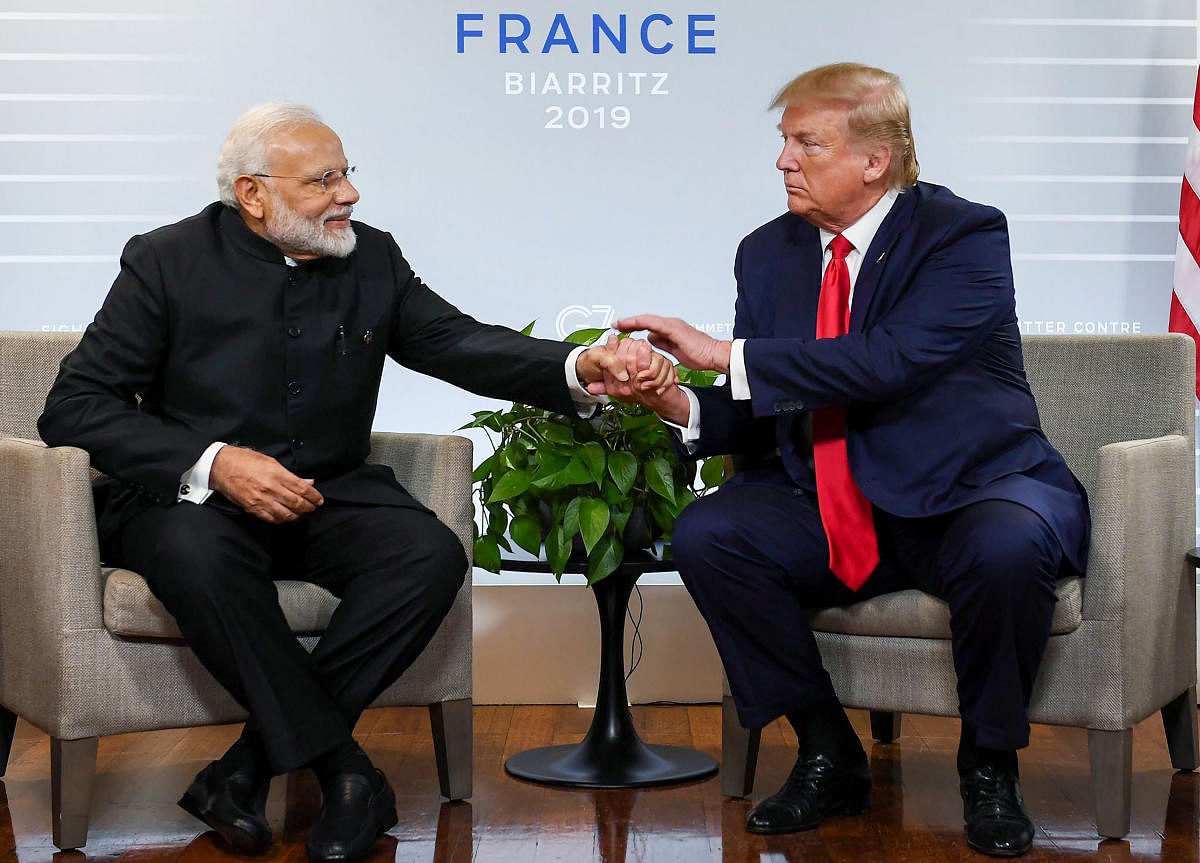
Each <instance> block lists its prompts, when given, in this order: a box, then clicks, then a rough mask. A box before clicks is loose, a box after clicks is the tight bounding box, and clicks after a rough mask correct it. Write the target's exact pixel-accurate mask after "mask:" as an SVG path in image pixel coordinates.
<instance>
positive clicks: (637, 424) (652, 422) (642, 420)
mask: <svg viewBox="0 0 1200 863" xmlns="http://www.w3.org/2000/svg"><path fill="white" fill-rule="evenodd" d="M656 425H659V419H658V415H657V414H653V413H649V412H647V413H636V414H622V415H621V428H623V429H624V430H625V431H637V430H638V429H644V428H650V427H651V426H656Z"/></svg>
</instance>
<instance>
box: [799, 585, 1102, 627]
mask: <svg viewBox="0 0 1200 863" xmlns="http://www.w3.org/2000/svg"><path fill="white" fill-rule="evenodd" d="M1055 593H1056V594H1057V595H1058V604H1057V605H1056V606H1055V607H1054V619H1053V620H1052V621H1051V622H1050V634H1051V635H1063V634H1064V633H1067V632H1073V631H1074V630H1075V629H1077V628H1078V627H1079V624H1080V621H1081V620H1082V615H1083V584H1082V579H1080V578H1064V579H1062V580H1060V581H1059V582H1058V584H1057V586H1056V589H1055ZM808 619H809V623H810V624H811V625H812V628H813V629H814V630H817V631H819V632H840V633H845V634H846V635H884V636H888V635H890V636H893V637H908V638H945V639H948V638H949V637H950V608H949V606H947V605H946V603H945V602H943V601H942V600H940V599H938V598H937V597H935V596H930V595H929V594H928V593H923V592H922V591H919V590H901V591H897V592H896V593H885V594H883V595H882V596H876V597H875V598H873V599H868V600H866V601H864V602H856V603H855V604H854V605H845V606H839V607H837V608H822V609H814V610H813V611H811V612H809V616H808Z"/></svg>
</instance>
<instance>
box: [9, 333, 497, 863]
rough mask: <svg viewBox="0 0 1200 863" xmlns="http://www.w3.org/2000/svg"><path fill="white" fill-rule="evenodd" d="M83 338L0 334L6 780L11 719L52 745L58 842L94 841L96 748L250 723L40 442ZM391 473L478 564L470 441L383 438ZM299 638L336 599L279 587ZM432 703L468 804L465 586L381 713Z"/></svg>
mask: <svg viewBox="0 0 1200 863" xmlns="http://www.w3.org/2000/svg"><path fill="white" fill-rule="evenodd" d="M77 341H78V335H72V334H50V333H28V332H0V490H2V491H0V706H2V708H0V767H2V766H4V765H5V764H6V763H7V761H8V753H9V747H10V746H11V743H12V737H13V729H14V726H15V724H16V719H17V716H20V717H23V718H24V719H25V720H27V721H28V722H30V723H32V724H33V725H35V726H37V727H38V728H41V729H42V730H43V731H45V732H46V733H48V734H49V735H50V738H51V750H50V752H51V761H50V771H51V794H52V797H53V800H52V811H53V840H54V844H55V845H57V846H58V847H59V848H78V847H80V846H82V845H83V844H84V843H85V842H86V840H87V830H88V813H89V808H90V803H91V784H92V777H93V774H94V772H95V765H96V747H97V743H98V738H100V737H103V736H105V735H108V734H123V733H126V732H130V731H147V730H151V729H158V728H178V727H188V726H195V725H209V724H215V723H223V722H234V721H237V720H240V719H243V718H244V717H245V713H244V711H243V710H242V709H241V708H240V707H239V706H238V705H237V704H236V703H235V702H234V701H233V699H232V698H230V697H229V695H228V694H227V693H226V692H225V691H224V689H223V688H222V687H221V686H220V685H219V684H218V683H217V682H216V681H215V680H214V679H213V678H212V677H211V676H210V675H209V674H208V672H207V671H205V670H204V668H203V667H202V666H201V665H200V663H199V662H198V661H197V659H196V657H195V655H194V654H193V653H192V651H191V650H190V649H189V648H188V647H187V645H186V644H185V643H184V642H183V640H182V638H181V636H180V633H179V630H178V628H177V627H176V625H175V621H174V619H173V618H172V617H171V616H170V614H168V613H167V611H166V610H165V609H164V608H163V607H162V605H161V604H160V603H159V602H158V600H156V599H155V598H154V596H153V595H152V594H151V593H150V591H149V588H147V586H146V583H145V581H143V580H142V578H141V577H140V576H139V575H137V574H136V573H133V572H129V571H126V570H120V569H112V568H103V567H101V565H100V559H99V556H98V552H97V547H96V519H95V513H94V510H93V506H92V498H91V478H92V474H91V472H90V470H89V465H88V456H87V453H85V452H84V451H82V450H80V449H75V448H73V447H58V448H53V449H51V448H47V447H46V446H45V445H43V444H42V443H41V442H40V441H38V440H37V429H36V421H37V417H38V415H39V414H40V413H41V410H42V405H43V402H44V400H45V396H46V392H47V391H48V390H49V388H50V385H51V383H52V382H53V380H54V376H55V374H56V372H57V369H58V363H59V361H60V360H61V359H62V357H63V356H64V355H65V354H66V353H67V352H68V351H70V350H71V348H73V347H74V345H75V343H76V342H77ZM371 442H372V452H371V456H370V460H371V461H375V462H379V463H383V464H387V465H390V466H391V467H392V469H393V470H395V472H396V476H397V478H398V479H399V480H400V482H401V483H403V484H404V486H405V487H406V488H407V489H408V490H409V491H410V492H412V494H413V495H414V496H415V497H417V499H418V500H420V501H422V502H423V503H424V504H425V505H426V506H428V507H430V509H432V510H433V511H434V512H436V513H437V515H438V517H439V518H441V519H442V521H444V522H445V523H446V524H448V525H449V526H450V527H451V528H452V529H453V530H454V531H455V532H456V533H457V534H458V536H459V538H460V539H461V540H462V543H463V547H464V548H465V549H466V550H467V554H468V558H469V556H470V552H471V545H472V543H471V531H472V527H471V526H472V515H473V511H472V500H471V470H472V465H471V442H470V441H469V440H467V439H466V438H462V437H455V436H449V435H445V436H442V435H424V434H375V435H373V436H372V441H371ZM277 586H278V589H279V598H280V604H281V605H282V606H283V608H284V611H285V613H286V615H287V618H288V621H289V622H290V623H291V624H292V629H293V631H294V632H295V633H296V634H297V636H298V637H300V638H301V639H302V640H305V641H306V642H307V643H308V644H309V646H310V647H311V645H312V644H314V643H315V641H316V636H317V635H319V634H320V632H321V631H322V630H323V629H324V627H325V624H326V623H327V622H328V620H329V617H330V615H331V614H332V612H333V609H334V608H336V606H337V600H336V599H335V598H334V597H333V596H332V595H331V594H330V593H328V592H327V591H325V590H324V589H322V588H319V587H317V586H315V585H312V584H307V583H304V582H298V581H281V582H277ZM401 704H407V705H412V704H425V705H428V707H429V716H430V721H431V724H432V730H433V741H434V750H435V754H436V758H437V767H438V777H439V780H440V784H441V790H442V794H444V795H445V796H446V797H448V798H450V799H462V798H465V797H470V796H471V784H472V770H471V742H472V741H471V736H472V731H471V579H470V575H469V570H468V577H467V579H466V582H465V584H464V585H463V588H462V590H461V591H460V593H459V595H458V598H457V599H456V601H455V603H454V607H453V608H452V609H451V611H450V613H449V615H448V616H447V617H446V619H445V621H444V622H443V623H442V626H441V628H440V629H439V630H438V632H437V634H436V635H435V637H434V639H433V641H432V642H431V643H430V644H429V646H428V647H427V648H426V650H425V651H424V653H422V654H421V656H420V657H419V658H418V659H417V661H416V662H415V663H414V664H413V665H412V667H411V668H409V669H408V671H407V672H405V674H404V675H403V676H402V677H401V678H400V679H399V680H398V681H397V682H396V683H395V684H394V685H392V686H391V687H390V688H389V689H388V690H387V691H386V692H384V693H383V694H382V695H381V696H380V697H379V699H378V700H377V701H376V702H375V705H374V706H377V707H378V706H391V705H401Z"/></svg>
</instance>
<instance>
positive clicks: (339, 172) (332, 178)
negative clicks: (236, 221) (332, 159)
mask: <svg viewBox="0 0 1200 863" xmlns="http://www.w3.org/2000/svg"><path fill="white" fill-rule="evenodd" d="M357 170H358V168H356V167H355V166H354V165H347V166H346V167H345V168H334V169H332V170H329V171H326V172H325V173H324V174H322V175H321V176H319V177H285V176H284V175H282V174H251V175H250V176H252V177H269V178H271V179H273V180H303V181H304V182H306V183H308V184H309V185H310V186H316V185H317V184H318V183H320V184H321V191H322V192H324V193H325V194H329V193H330V192H332V191H333V190H334V189H336V188H337V187H338V186H339V185H341V182H342V180H347V179H349V178H350V175H351V174H353V173H354V172H355V171H357Z"/></svg>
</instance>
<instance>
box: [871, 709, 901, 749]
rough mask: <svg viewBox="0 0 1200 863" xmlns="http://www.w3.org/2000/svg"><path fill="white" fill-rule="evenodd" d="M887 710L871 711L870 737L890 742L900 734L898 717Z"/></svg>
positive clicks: (881, 741) (898, 714)
mask: <svg viewBox="0 0 1200 863" xmlns="http://www.w3.org/2000/svg"><path fill="white" fill-rule="evenodd" d="M902 715H903V714H900V713H893V712H891V711H889V710H872V711H871V737H873V738H874V739H875V740H878V741H879V742H880V743H891V742H892V741H893V740H895V739H896V738H897V737H899V736H900V717H901V716H902Z"/></svg>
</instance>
